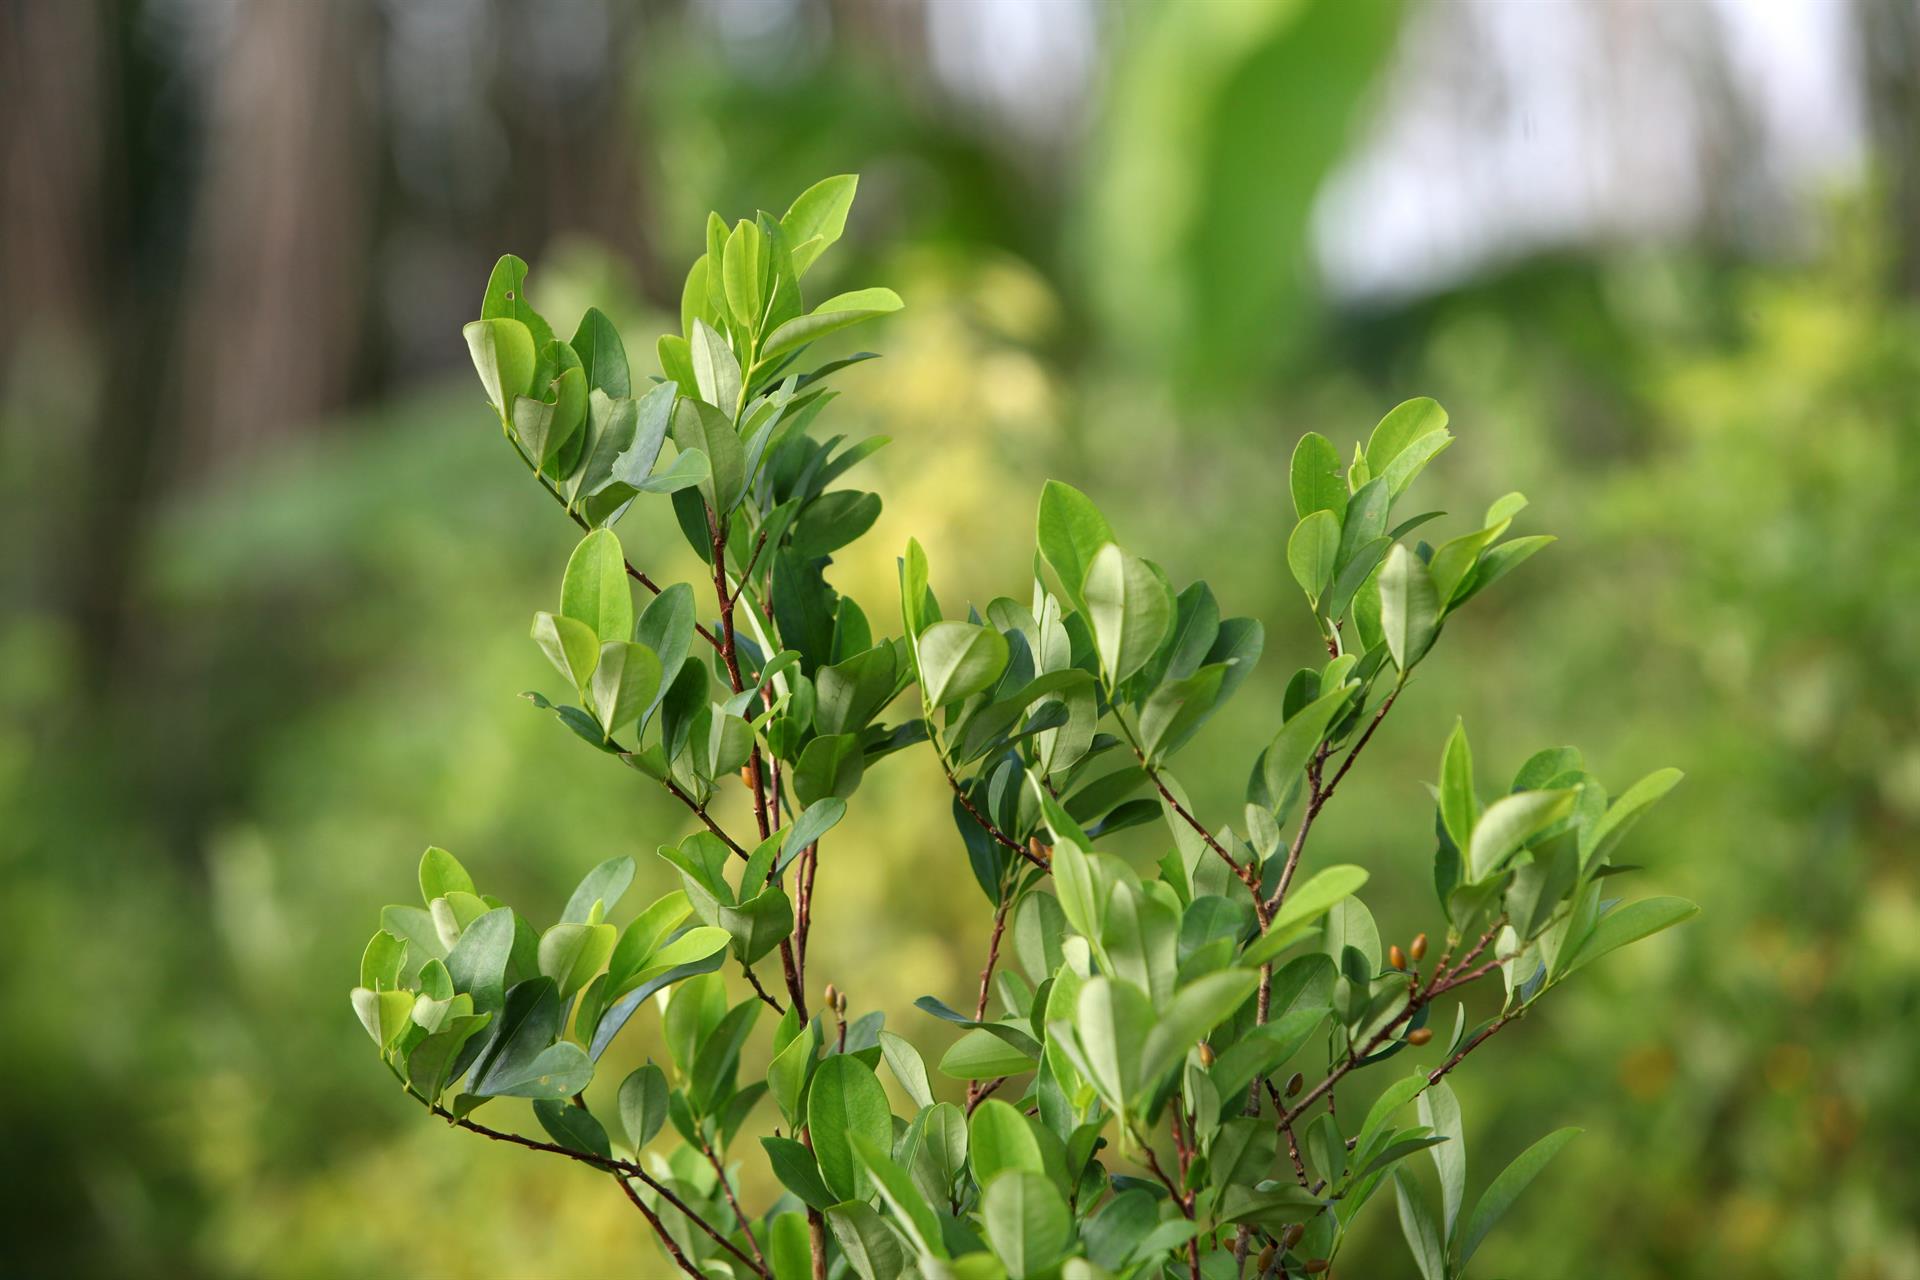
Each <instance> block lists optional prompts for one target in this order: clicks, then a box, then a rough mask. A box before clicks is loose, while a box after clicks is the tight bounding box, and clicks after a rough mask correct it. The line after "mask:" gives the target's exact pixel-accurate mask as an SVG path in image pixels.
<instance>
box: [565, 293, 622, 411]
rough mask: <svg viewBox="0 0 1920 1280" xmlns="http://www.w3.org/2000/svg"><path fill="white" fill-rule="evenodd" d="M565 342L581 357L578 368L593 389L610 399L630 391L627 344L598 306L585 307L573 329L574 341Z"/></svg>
mask: <svg viewBox="0 0 1920 1280" xmlns="http://www.w3.org/2000/svg"><path fill="white" fill-rule="evenodd" d="M567 345H569V346H571V347H572V348H573V353H574V354H575V355H577V356H579V357H580V368H581V370H582V371H583V372H584V373H585V374H586V375H587V385H588V386H589V387H591V388H592V389H593V390H595V391H601V392H604V393H606V395H607V396H608V398H610V399H613V400H623V399H625V398H627V397H628V396H631V395H632V394H633V374H632V370H631V369H629V368H628V367H627V348H626V345H625V344H624V343H622V342H621V341H620V331H619V330H618V329H615V328H614V327H613V321H611V320H609V319H607V317H606V313H605V312H603V311H601V310H600V308H598V307H588V308H587V310H586V314H584V315H582V316H581V317H580V325H579V327H578V328H577V329H575V330H574V331H573V341H572V342H570V343H568V344H567Z"/></svg>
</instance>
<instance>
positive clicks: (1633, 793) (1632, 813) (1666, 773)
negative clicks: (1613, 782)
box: [1580, 769, 1686, 870]
mask: <svg viewBox="0 0 1920 1280" xmlns="http://www.w3.org/2000/svg"><path fill="white" fill-rule="evenodd" d="M1685 776H1686V775H1685V774H1683V773H1681V772H1680V771H1679V770H1678V769H1656V770H1654V771H1653V772H1652V773H1650V774H1648V775H1647V776H1646V777H1644V778H1642V779H1640V781H1638V782H1636V783H1634V784H1633V785H1632V786H1630V787H1628V788H1627V789H1626V790H1625V791H1624V792H1622V793H1621V795H1620V798H1619V799H1617V800H1615V801H1614V802H1613V803H1612V804H1610V805H1608V806H1607V812H1606V813H1605V815H1604V816H1602V817H1601V819H1600V821H1598V822H1596V823H1594V824H1593V826H1592V827H1591V828H1589V829H1588V830H1587V831H1586V832H1584V833H1582V834H1583V839H1582V841H1581V843H1582V844H1583V845H1584V846H1585V847H1584V848H1582V849H1581V851H1580V866H1581V868H1582V870H1584V869H1586V868H1588V867H1592V866H1596V865H1598V864H1599V863H1600V861H1601V860H1602V859H1604V858H1605V857H1606V856H1607V855H1608V854H1610V853H1612V852H1613V850H1614V847H1615V846H1616V845H1618V844H1619V843H1620V841H1621V840H1622V839H1623V838H1624V837H1625V836H1626V834H1627V832H1628V831H1630V830H1631V829H1632V828H1633V824H1634V823H1636V822H1638V821H1639V820H1640V815H1641V814H1643V813H1645V812H1646V811H1647V810H1648V809H1651V808H1652V807H1653V806H1654V805H1655V804H1656V803H1658V802H1659V801H1660V799H1661V798H1662V797H1664V796H1665V795H1666V794H1667V792H1669V791H1671V790H1673V789H1674V787H1676V786H1678V785H1679V783H1680V779H1682V778H1683V777H1685Z"/></svg>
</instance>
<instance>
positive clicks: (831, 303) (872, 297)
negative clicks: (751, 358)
mask: <svg viewBox="0 0 1920 1280" xmlns="http://www.w3.org/2000/svg"><path fill="white" fill-rule="evenodd" d="M902 305H904V304H902V303H901V301H900V295H899V294H897V293H895V292H894V291H893V290H891V289H856V290H854V291H853V292H852V293H842V294H837V295H836V296H834V297H831V298H828V299H827V300H826V301H825V302H823V303H821V304H820V305H819V306H817V307H815V308H814V309H813V310H812V311H811V312H809V313H808V314H806V315H804V316H798V317H796V318H795V319H792V320H789V321H787V322H786V323H785V324H783V325H781V326H780V327H779V328H777V329H775V330H774V331H773V332H772V333H770V334H768V335H767V340H766V343H765V345H764V346H763V347H762V348H761V350H760V359H761V360H762V361H767V360H771V359H773V358H774V357H775V356H782V355H785V354H786V353H787V352H789V351H794V350H797V349H799V348H800V347H803V346H805V345H806V344H807V343H809V342H812V341H813V340H814V339H816V338H824V337H826V336H827V335H828V334H830V333H837V332H839V331H840V330H841V329H845V328H848V327H849V326H852V325H856V324H859V323H860V322H861V321H863V320H871V319H873V318H874V317H875V316H884V315H890V314H891V313H893V312H895V311H898V310H899V309H900V308H901V306H902Z"/></svg>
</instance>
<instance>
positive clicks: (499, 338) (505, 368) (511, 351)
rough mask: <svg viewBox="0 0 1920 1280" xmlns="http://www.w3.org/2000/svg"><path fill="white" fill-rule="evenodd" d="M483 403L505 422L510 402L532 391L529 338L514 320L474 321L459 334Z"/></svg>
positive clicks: (524, 326) (510, 407)
mask: <svg viewBox="0 0 1920 1280" xmlns="http://www.w3.org/2000/svg"><path fill="white" fill-rule="evenodd" d="M460 332H461V334H462V336H464V337H465V338H466V340H467V351H468V353H469V354H471V355H472V356H473V367H474V371H475V372H477V373H478V374H479V375H480V385H481V386H483V387H485V388H486V390H487V402H488V403H489V404H491V405H492V406H493V411H494V412H495V413H496V414H498V415H499V416H500V420H501V421H502V422H506V421H507V420H508V418H509V416H510V414H511V412H512V406H513V402H514V399H515V398H516V397H519V396H524V395H526V394H527V392H529V391H531V390H532V389H533V366H534V353H535V350H536V348H535V347H534V344H533V334H532V333H530V332H529V331H528V329H527V326H526V325H524V324H521V323H520V322H519V321H518V320H475V321H473V322H472V323H471V324H468V325H466V326H465V327H464V328H462V329H461V330H460Z"/></svg>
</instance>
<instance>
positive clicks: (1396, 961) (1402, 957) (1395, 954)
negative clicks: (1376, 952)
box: [1387, 942, 1407, 969]
mask: <svg viewBox="0 0 1920 1280" xmlns="http://www.w3.org/2000/svg"><path fill="white" fill-rule="evenodd" d="M1387 963H1388V964H1390V965H1392V966H1393V967H1394V968H1396V969H1404V968H1406V967H1407V953H1406V952H1404V951H1402V950H1401V949H1400V944H1399V943H1397V942H1396V943H1394V944H1393V945H1392V946H1390V947H1388V948H1387Z"/></svg>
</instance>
